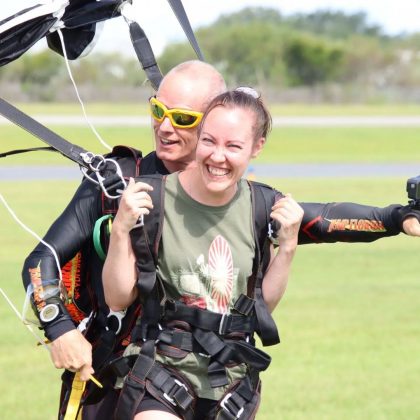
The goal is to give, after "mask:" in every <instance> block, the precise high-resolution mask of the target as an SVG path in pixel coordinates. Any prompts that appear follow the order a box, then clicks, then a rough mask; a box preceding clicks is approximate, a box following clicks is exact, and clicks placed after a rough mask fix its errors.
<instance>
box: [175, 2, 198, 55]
mask: <svg viewBox="0 0 420 420" xmlns="http://www.w3.org/2000/svg"><path fill="white" fill-rule="evenodd" d="M168 3H169V4H170V5H171V8H172V10H173V12H174V13H175V15H176V17H177V19H178V22H179V23H180V25H181V26H182V29H183V30H184V32H185V35H186V36H187V38H188V41H190V44H191V46H192V47H193V49H194V51H195V53H196V54H197V57H198V58H199V59H200V60H201V61H204V57H203V53H202V52H201V50H200V47H199V46H198V42H197V40H196V38H195V36H194V32H193V30H192V28H191V24H190V21H189V20H188V16H187V14H186V13H185V9H184V6H183V5H182V2H181V0H168Z"/></svg>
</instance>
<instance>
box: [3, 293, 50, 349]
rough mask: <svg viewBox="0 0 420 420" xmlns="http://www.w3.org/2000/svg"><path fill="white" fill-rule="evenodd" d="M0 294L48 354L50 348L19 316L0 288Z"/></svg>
mask: <svg viewBox="0 0 420 420" xmlns="http://www.w3.org/2000/svg"><path fill="white" fill-rule="evenodd" d="M0 293H1V294H2V295H3V297H4V298H5V299H6V302H7V303H8V304H9V306H10V307H11V308H12V309H13V312H14V313H15V314H16V316H17V317H18V318H19V319H20V320H21V321H22V322H23V324H24V325H25V327H26V328H27V329H28V330H29V331H30V332H31V334H32V335H33V336H34V337H35V338H36V341H38V343H39V344H41V345H42V346H43V347H44V349H45V350H47V351H48V352H51V350H50V348H49V347H48V346H47V344H46V343H45V341H44V340H43V339H42V338H41V337H40V336H39V335H38V334H37V333H36V332H35V331H34V330H33V328H32V327H31V326H30V325H29V324H28V323H26V322H25V320H24V318H23V316H22V315H21V314H20V312H19V311H18V310H17V308H16V306H15V305H14V304H13V302H12V301H11V300H10V298H9V297H8V296H7V295H6V293H5V292H4V290H3V289H2V288H1V287H0Z"/></svg>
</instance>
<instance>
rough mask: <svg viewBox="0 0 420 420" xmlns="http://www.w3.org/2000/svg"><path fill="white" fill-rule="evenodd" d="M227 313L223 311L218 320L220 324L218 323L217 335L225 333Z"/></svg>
mask: <svg viewBox="0 0 420 420" xmlns="http://www.w3.org/2000/svg"><path fill="white" fill-rule="evenodd" d="M228 316H229V314H227V313H224V314H222V318H221V320H220V324H219V335H225V334H226V330H227V326H228V325H227V324H228V323H227V321H228V320H229V318H228Z"/></svg>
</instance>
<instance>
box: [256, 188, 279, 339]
mask: <svg viewBox="0 0 420 420" xmlns="http://www.w3.org/2000/svg"><path fill="white" fill-rule="evenodd" d="M249 185H250V188H251V197H252V203H253V212H254V220H255V224H254V229H255V232H254V236H255V238H258V240H257V241H256V246H257V250H258V252H257V254H256V255H257V256H258V259H257V258H255V259H254V269H253V272H254V273H256V276H255V277H254V278H253V279H252V280H253V281H251V282H250V283H254V299H255V314H256V316H257V326H256V331H257V333H258V335H259V336H260V338H261V341H262V343H263V345H264V346H271V345H274V344H278V343H279V342H280V337H279V334H278V330H277V326H276V323H275V322H274V319H273V318H272V316H271V314H270V312H269V311H268V308H267V305H266V304H265V301H264V297H263V293H262V282H263V279H264V273H265V271H266V268H267V266H268V263H269V262H270V243H269V240H268V236H267V234H268V232H267V229H266V227H267V226H271V225H270V213H271V207H272V206H273V204H274V201H275V195H276V194H275V192H274V190H273V189H271V188H269V187H267V186H265V185H264V184H259V183H254V182H249ZM261 233H263V235H262V234H261Z"/></svg>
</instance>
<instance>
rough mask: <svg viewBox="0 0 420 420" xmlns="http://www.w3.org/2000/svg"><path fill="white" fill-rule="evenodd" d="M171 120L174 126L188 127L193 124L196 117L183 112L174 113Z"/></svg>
mask: <svg viewBox="0 0 420 420" xmlns="http://www.w3.org/2000/svg"><path fill="white" fill-rule="evenodd" d="M172 118H173V120H174V122H175V124H177V125H180V126H182V127H188V126H189V125H192V124H194V123H195V122H196V121H197V118H198V117H197V116H196V115H189V114H186V113H183V112H174V113H173V114H172Z"/></svg>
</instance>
